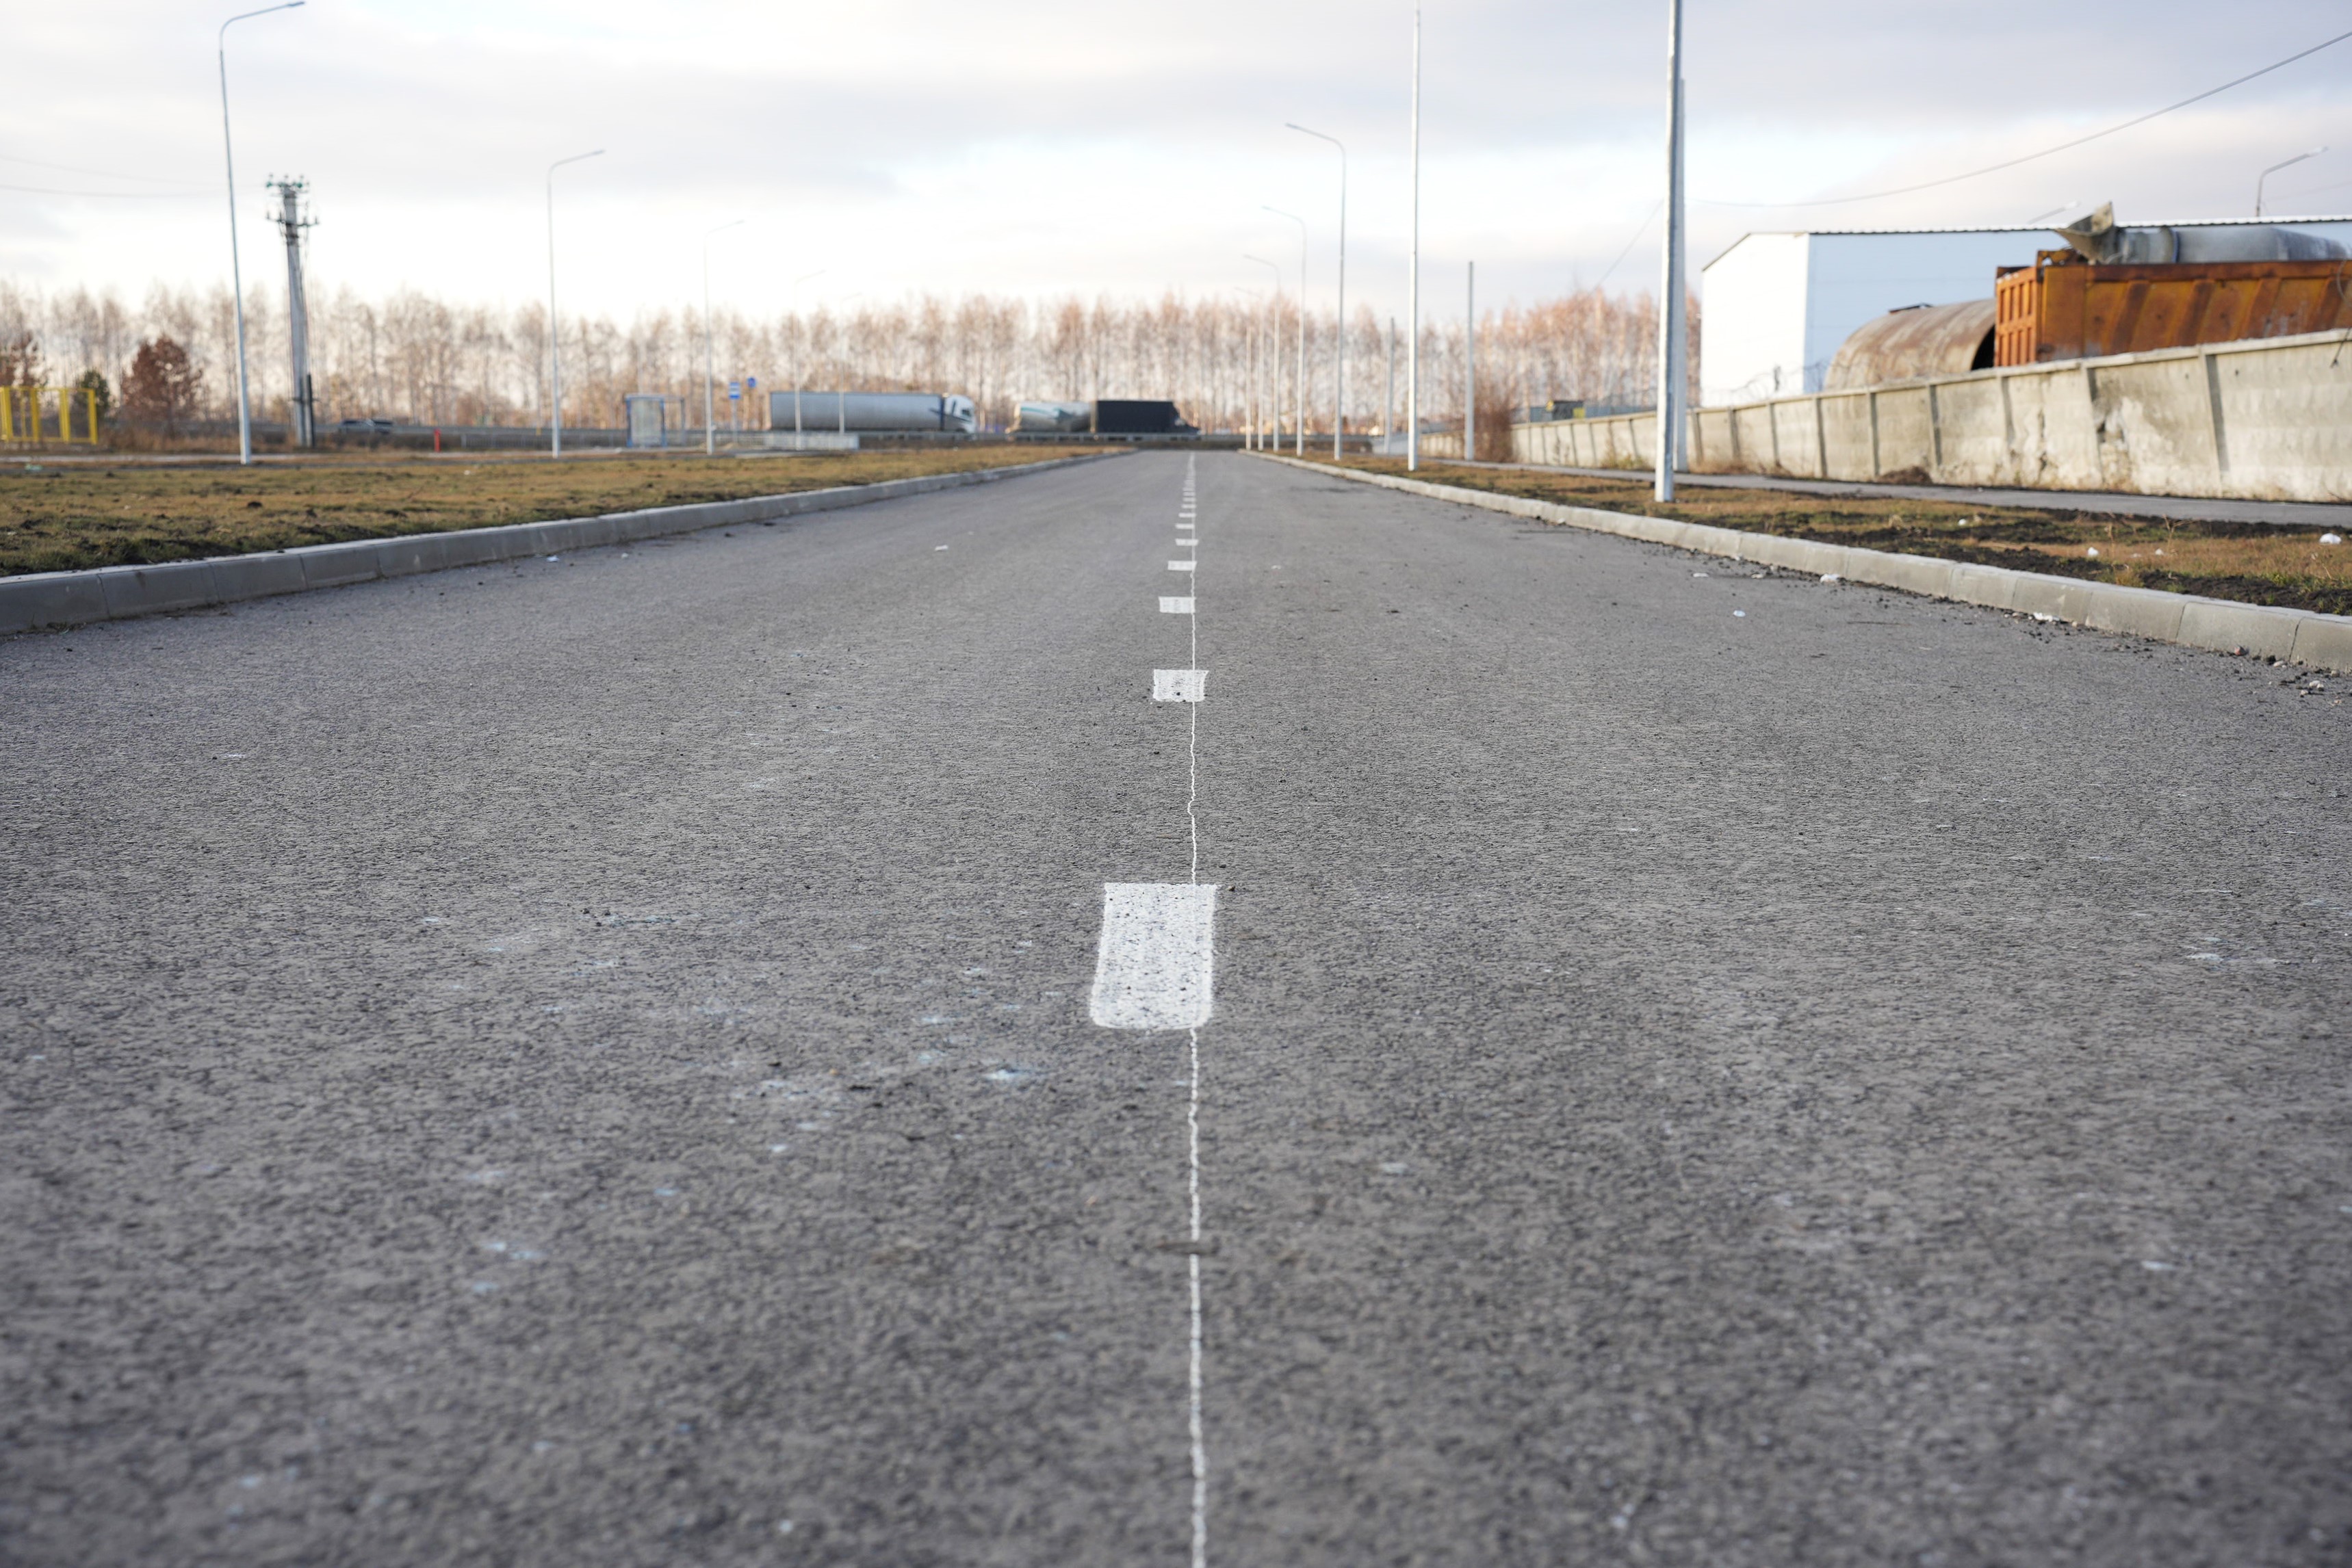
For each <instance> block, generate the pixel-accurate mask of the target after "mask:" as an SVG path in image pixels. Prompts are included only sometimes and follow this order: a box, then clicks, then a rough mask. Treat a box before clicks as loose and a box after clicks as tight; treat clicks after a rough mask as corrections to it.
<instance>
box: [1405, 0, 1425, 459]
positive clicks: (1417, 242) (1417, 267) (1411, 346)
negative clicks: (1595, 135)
mask: <svg viewBox="0 0 2352 1568" xmlns="http://www.w3.org/2000/svg"><path fill="white" fill-rule="evenodd" d="M1404 292H1405V312H1404V326H1405V347H1404V465H1405V469H1406V471H1407V472H1408V473H1410V472H1412V471H1414V470H1416V469H1418V468H1420V466H1421V7H1420V6H1418V5H1415V6H1414V7H1413V8H1412V259H1411V260H1410V261H1409V262H1408V263H1407V264H1406V267H1405V289H1404Z"/></svg>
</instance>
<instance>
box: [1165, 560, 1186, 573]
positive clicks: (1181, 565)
mask: <svg viewBox="0 0 2352 1568" xmlns="http://www.w3.org/2000/svg"><path fill="white" fill-rule="evenodd" d="M1168 570H1171V571H1190V570H1192V562H1191V561H1189V560H1171V561H1170V562H1169V563H1168Z"/></svg>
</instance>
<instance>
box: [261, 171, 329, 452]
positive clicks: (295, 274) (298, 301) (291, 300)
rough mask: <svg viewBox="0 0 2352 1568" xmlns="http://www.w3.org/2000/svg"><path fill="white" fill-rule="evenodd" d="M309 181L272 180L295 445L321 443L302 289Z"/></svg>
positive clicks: (293, 178) (292, 177) (307, 308)
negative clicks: (280, 239)
mask: <svg viewBox="0 0 2352 1568" xmlns="http://www.w3.org/2000/svg"><path fill="white" fill-rule="evenodd" d="M269 189H271V190H273V191H275V192H277V193H278V199H279V201H280V202H281V203H283V206H282V207H281V208H280V210H279V212H278V229H279V231H280V232H282V233H283V234H284V235H286V338H287V345H288V348H289V350H291V352H292V355H293V360H294V382H293V386H294V397H293V411H294V444H295V445H297V446H316V445H318V444H319V402H318V399H317V398H316V397H314V396H313V395H312V394H311V391H310V306H309V304H308V303H307V302H306V300H305V298H304V295H303V292H302V231H303V230H304V229H307V228H309V227H310V225H313V224H315V223H317V222H318V221H319V220H318V219H316V218H310V217H304V216H303V215H302V206H301V204H302V193H303V192H305V191H307V190H309V189H310V181H308V180H305V179H302V178H300V177H299V176H298V175H294V174H287V175H283V176H280V177H278V178H276V179H273V180H271V181H270V182H269Z"/></svg>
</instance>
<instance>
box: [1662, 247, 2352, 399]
mask: <svg viewBox="0 0 2352 1568" xmlns="http://www.w3.org/2000/svg"><path fill="white" fill-rule="evenodd" d="M2248 221H2249V220H2247V219H2243V218H2240V219H2232V220H2229V221H2228V223H2227V224H2226V225H2217V224H2213V223H2192V224H2180V223H2176V224H2171V225H2165V226H2168V227H2172V228H2211V227H2217V226H2234V225H2240V224H2243V223H2246V222H2248ZM2263 222H2265V223H2275V224H2276V225H2277V226H2278V227H2280V228H2292V229H2301V230H2304V231H2305V232H2306V233H2311V234H2321V235H2326V236H2327V237H2328V238H2330V239H2334V240H2337V241H2339V242H2341V243H2343V244H2344V245H2346V246H2347V247H2352V219H2346V218H2287V219H2264V220H2263ZM2132 226H2134V227H2136V228H2137V227H2153V226H2156V225H2146V224H2139V223H2137V222H2135V223H2134V224H2133V225H2132ZM2065 243H2066V242H2065V241H2064V240H2063V239H2061V238H2060V237H2059V236H2058V235H2056V234H2055V233H2054V232H2053V231H2052V230H2050V229H2046V228H2010V229H1906V230H1892V229H1874V230H1860V229H1843V230H1824V231H1822V232H1819V233H1814V234H1752V235H1746V236H1744V237H1743V238H1741V239H1740V240H1738V242H1737V243H1735V244H1734V245H1733V246H1732V247H1731V248H1730V249H1729V250H1727V251H1725V252H1724V253H1723V254H1722V255H1721V256H1717V257H1716V258H1715V259H1714V260H1713V261H1710V262H1708V263H1707V264H1706V267H1703V268H1701V269H1700V272H1699V278H1700V286H1699V287H1700V298H1701V301H1702V302H1703V304H1704V306H1705V316H1704V318H1703V320H1702V331H1701V335H1700V339H1699V401H1700V402H1702V403H1707V404H1720V403H1729V402H1756V401H1757V400H1759V399H1760V398H1769V397H1779V396H1783V395H1787V396H1794V395H1795V394H1797V393H1799V392H1819V391H1821V390H1822V376H1823V374H1824V373H1825V372H1827V371H1828V370H1829V368H1830V361H1832V359H1834V358H1836V357H1837V351H1838V345H1840V344H1841V343H1843V342H1844V341H1845V340H1846V336H1847V334H1849V333H1851V332H1852V331H1853V329H1855V328H1856V327H1859V326H1861V325H1862V324H1863V323H1864V321H1867V320H1869V319H1871V318H1873V317H1874V316H1882V315H1885V313H1886V312H1887V311H1889V310H1899V309H1901V308H1903V307H1904V306H1906V305H1955V304H1958V303H1959V302H1960V301H1961V300H1963V299H1990V298H1992V283H1993V275H1994V271H1995V269H1996V268H1999V267H2024V266H2027V265H2029V264H2030V263H2032V260H2033V253H2034V252H2035V251H2038V250H2055V249H2057V248H2058V247H2059V246H2063V245H2064V244H2065Z"/></svg>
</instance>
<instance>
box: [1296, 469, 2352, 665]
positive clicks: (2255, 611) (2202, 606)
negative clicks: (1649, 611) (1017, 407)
mask: <svg viewBox="0 0 2352 1568" xmlns="http://www.w3.org/2000/svg"><path fill="white" fill-rule="evenodd" d="M1256 455H1258V456H1261V457H1265V458H1269V459H1271V460H1272V461H1274V462H1276V463H1283V464H1287V465H1290V466H1292V467H1294V468H1304V469H1306V470H1307V471H1308V472H1309V473H1314V474H1336V475H1339V476H1340V477H1342V478H1347V479H1356V480H1360V481H1361V482H1362V483H1364V484H1367V485H1378V486H1382V487H1384V488H1387V489H1391V490H1403V491H1406V492H1409V493H1410V494H1412V495H1415V496H1426V497H1430V498H1431V499H1432V500H1437V501H1454V502H1458V503H1459V504H1461V505H1463V506H1465V507H1484V508H1485V509H1486V510H1487V511H1490V512H1508V513H1510V514H1512V515H1513V516H1515V517H1533V518H1536V519H1538V521H1541V522H1547V523H1564V524H1567V525H1568V526H1569V527H1570V528H1591V529H1592V530H1594V531H1595V532H1597V533H1604V534H1616V535H1619V536H1621V537H1622V538H1632V539H1644V540H1647V541H1648V542H1650V543H1652V544H1662V545H1673V546H1675V548H1677V549H1687V550H1696V551H1698V552H1699V553H1700V554H1703V555H1720V556H1729V557H1730V558H1731V559H1734V560H1750V561H1754V562H1756V563H1757V564H1758V565H1759V566H1777V567H1781V568H1784V569H1786V570H1790V571H1807V572H1813V573H1816V574H1819V575H1822V576H1827V575H1828V574H1830V573H1832V572H1835V573H1836V574H1837V575H1838V576H1840V577H1842V578H1843V579H1844V580H1847V581H1848V582H1864V583H1869V584H1871V585H1873V586H1874V587H1878V588H1894V589H1900V590H1901V591H1904V592H1906V593H1916V594H1920V595H1922V596H1924V597H1926V598H1929V599H1949V600H1953V601H1957V602H1959V603H1962V604H1980V605H1983V606H1985V607H1986V608H1988V609H1991V610H2008V611H2013V612H2017V613H2019V614H2027V615H2046V616H2049V617H2050V618H2052V619H2053V620H2057V621H2065V622H2072V623H2073V624H2074V625H2077V626H2087V627H2089V628H2091V629H2092V630H2093V631H2096V632H2120V633H2123V634H2124V635H2126V636H2132V637H2148V638H2153V639H2155V640H2156V641H2158V642H2159V643H2183V644H2185V645H2187V646H2189V647H2191V648H2210V649H2212V650H2213V651H2214V652H2216V653H2230V652H2231V651H2232V650H2235V649H2241V648H2242V649H2244V650H2245V651H2246V652H2247V653H2251V654H2253V655H2255V656H2257V657H2265V656H2267V657H2273V658H2279V659H2285V660H2290V661H2292V662H2294V663H2295V664H2309V665H2312V666H2313V667H2315V668H2317V669H2323V670H2330V671H2334V672H2336V673H2337V674H2352V615H2322V614H2320V613H2318V612H2315V611H2310V610H2284V609H2280V608H2278V607H2277V606H2275V605H2269V604H2240V603H2237V602H2234V601H2231V600H2227V599H2205V598H2200V597H2199V596H2198V595H2195V594H2189V593H2165V592H2162V591H2158V590H2157V589H2153V588H2123V587H2119V586H2117V585H2116V584H2115V583H2111V582H2085V581H2084V580H2082V579H2080V578H2073V577H2053V576H2050V575H2049V574H2047V573H2044V572H2039V571H2012V570H2010V569H2009V568H2007V567H2000V566H1974V565H1969V564H1967V563H1965V562H1960V561H1949V560H1935V559H1930V558H1928V557H1927V556H1917V555H1896V554H1895V553H1893V552H1892V551H1889V550H1874V549H1861V548H1859V547H1857V546H1853V545H1828V544H1819V543H1816V542H1814V541H1813V540H1811V539H1790V538H1780V536H1778V535H1777V534H1750V533H1743V532H1741V531H1739V530H1738V529H1737V528H1709V527H1707V526H1706V525H1705V524H1703V523H1678V522H1675V521H1673V520H1671V519H1669V518H1665V517H1642V516H1640V515H1638V514H1635V513H1631V512H1604V511H1601V510H1600V509H1598V508H1596V507H1565V506H1562V505H1560V504H1559V502H1557V501H1537V500H1530V499H1529V498H1528V497H1525V496H1503V495H1497V494H1496V493H1495V492H1493V491H1491V490H1471V489H1465V488H1464V487H1463V486H1459V485H1433V484H1431V483H1429V482H1428V481H1427V480H1425V479H1400V478H1398V477H1397V476H1395V475H1393V474H1367V473H1364V472H1362V471H1360V470H1358V469H1352V468H1337V467H1334V466H1333V465H1330V464H1328V463H1312V462H1307V461H1306V460H1304V459H1302V458H1297V457H1283V456H1278V455H1275V454H1273V453H1259V454H1256Z"/></svg>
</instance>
